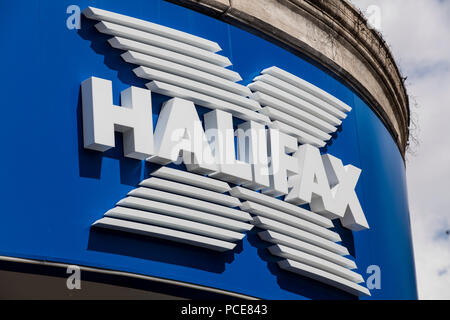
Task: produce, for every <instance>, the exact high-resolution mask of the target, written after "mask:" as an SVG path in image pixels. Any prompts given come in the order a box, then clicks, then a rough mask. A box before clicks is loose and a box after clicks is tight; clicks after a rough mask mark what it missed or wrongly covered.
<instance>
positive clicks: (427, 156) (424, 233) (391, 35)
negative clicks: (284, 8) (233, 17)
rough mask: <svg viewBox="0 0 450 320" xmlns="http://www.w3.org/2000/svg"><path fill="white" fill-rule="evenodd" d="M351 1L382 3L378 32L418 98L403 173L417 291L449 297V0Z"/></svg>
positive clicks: (356, 0) (423, 296)
mask: <svg viewBox="0 0 450 320" xmlns="http://www.w3.org/2000/svg"><path fill="white" fill-rule="evenodd" d="M352 2H353V3H355V4H356V5H357V6H358V7H359V8H361V10H362V11H365V9H366V8H367V7H368V6H370V5H377V6H379V7H380V8H381V30H380V31H381V32H382V34H383V35H384V37H385V39H386V41H387V42H388V44H389V45H390V46H391V47H392V51H393V53H394V56H395V58H396V60H397V62H398V64H399V65H400V69H401V70H402V72H403V74H404V76H408V80H407V84H408V93H409V94H410V95H411V96H413V97H414V98H415V99H416V100H417V103H418V107H417V108H415V107H413V106H412V112H413V113H416V116H417V119H418V122H419V127H420V132H419V137H418V138H419V141H420V145H419V146H418V148H417V151H416V155H415V156H412V155H409V156H408V162H407V175H408V189H409V202H410V208H411V215H412V224H413V226H412V228H413V242H414V249H415V257H416V270H417V282H418V288H419V296H420V298H421V299H450V236H449V235H447V234H446V233H445V231H446V230H449V229H450V138H449V135H450V134H449V127H450V122H449V120H450V35H449V33H450V1H443V0H414V1H411V0H395V1H394V0H352Z"/></svg>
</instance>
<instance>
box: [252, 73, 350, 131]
mask: <svg viewBox="0 0 450 320" xmlns="http://www.w3.org/2000/svg"><path fill="white" fill-rule="evenodd" d="M247 87H249V88H250V89H251V90H252V91H253V92H257V91H259V92H262V93H265V94H267V95H269V96H272V97H275V98H277V99H280V100H281V101H284V102H286V103H289V104H291V105H293V106H294V107H297V108H299V109H301V110H303V111H305V112H308V113H310V114H312V115H314V116H316V117H318V118H320V119H322V120H323V121H326V122H328V123H330V124H331V125H333V126H335V125H336V124H337V123H339V121H340V118H337V117H335V116H334V115H332V114H329V113H328V112H325V111H324V110H322V109H320V108H319V107H317V106H315V105H313V104H311V103H309V102H307V101H305V100H303V99H300V98H298V97H296V96H293V95H292V94H289V93H287V92H285V91H283V90H280V89H278V88H276V87H274V86H271V85H270V84H267V83H265V82H262V81H256V82H253V83H250V84H249V85H248V86H247ZM344 116H345V117H346V115H345V114H344ZM345 117H343V118H342V119H344V118H345Z"/></svg>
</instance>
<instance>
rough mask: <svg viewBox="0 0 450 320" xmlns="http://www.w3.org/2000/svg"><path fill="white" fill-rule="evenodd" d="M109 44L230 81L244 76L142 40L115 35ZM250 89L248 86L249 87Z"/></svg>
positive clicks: (238, 79)
mask: <svg viewBox="0 0 450 320" xmlns="http://www.w3.org/2000/svg"><path fill="white" fill-rule="evenodd" d="M108 42H109V44H110V45H111V46H112V47H113V48H116V49H120V50H125V51H128V50H129V51H134V52H140V53H142V54H146V55H149V56H152V57H156V58H160V59H164V60H165V61H171V62H174V63H177V64H179V65H183V66H186V67H190V68H192V69H195V70H200V71H203V72H207V73H210V74H212V75H215V76H217V77H220V78H223V79H226V80H230V81H233V82H235V81H241V80H242V78H241V76H240V75H239V73H237V72H235V71H233V70H230V69H226V68H223V67H220V66H218V65H215V64H212V63H209V62H207V61H204V60H200V59H196V58H193V57H189V56H187V55H185V54H181V53H178V52H174V51H170V50H166V49H163V48H158V47H155V46H152V45H149V44H145V43H142V42H138V41H134V40H130V39H125V38H121V37H113V38H111V39H109V40H108ZM247 89H248V88H247Z"/></svg>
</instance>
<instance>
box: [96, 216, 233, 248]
mask: <svg viewBox="0 0 450 320" xmlns="http://www.w3.org/2000/svg"><path fill="white" fill-rule="evenodd" d="M93 226H95V227H99V228H107V229H112V230H119V231H123V232H128V233H135V234H140V235H144V236H149V237H155V238H160V239H164V240H170V241H176V242H180V243H185V244H189V245H193V246H197V247H202V248H205V249H211V250H215V251H219V252H225V251H228V250H233V249H234V248H235V247H236V244H235V243H232V242H226V241H222V240H217V239H212V238H208V237H203V236H199V235H196V234H192V233H187V232H182V231H177V230H172V229H167V228H162V227H157V226H151V225H148V224H143V223H136V222H132V221H125V220H120V219H112V218H102V219H100V220H98V221H96V222H95V223H94V224H93Z"/></svg>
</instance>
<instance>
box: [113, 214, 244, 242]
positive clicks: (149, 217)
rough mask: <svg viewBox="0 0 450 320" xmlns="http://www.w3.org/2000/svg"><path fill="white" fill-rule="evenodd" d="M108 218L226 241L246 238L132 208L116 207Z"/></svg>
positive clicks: (235, 233) (227, 231)
mask: <svg viewBox="0 0 450 320" xmlns="http://www.w3.org/2000/svg"><path fill="white" fill-rule="evenodd" d="M105 216H106V217H109V218H117V219H122V220H130V221H134V222H140V223H145V224H151V225H156V226H159V227H167V228H170V229H175V230H179V231H184V232H189V233H195V234H198V235H201V236H207V237H211V238H214V239H219V240H224V241H231V242H233V241H239V240H242V239H243V238H244V234H243V233H239V232H235V231H230V230H227V229H222V228H217V227H214V226H210V225H207V224H203V223H198V222H193V221H189V220H185V219H179V218H175V217H171V216H166V215H161V214H156V213H153V212H149V211H141V210H135V209H130V208H123V207H115V208H113V209H111V210H109V211H108V212H106V213H105Z"/></svg>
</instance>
